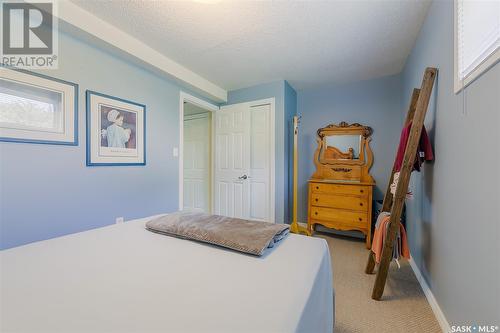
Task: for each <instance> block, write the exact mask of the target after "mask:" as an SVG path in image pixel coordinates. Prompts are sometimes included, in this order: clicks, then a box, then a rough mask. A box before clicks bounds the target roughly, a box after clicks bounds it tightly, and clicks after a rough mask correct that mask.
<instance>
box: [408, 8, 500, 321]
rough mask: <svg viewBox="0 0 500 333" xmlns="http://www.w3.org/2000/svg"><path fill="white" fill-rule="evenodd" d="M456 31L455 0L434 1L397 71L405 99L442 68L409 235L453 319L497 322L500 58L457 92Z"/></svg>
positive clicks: (499, 301) (411, 204)
mask: <svg viewBox="0 0 500 333" xmlns="http://www.w3.org/2000/svg"><path fill="white" fill-rule="evenodd" d="M453 36H454V34H453V2H452V1H434V2H433V3H432V5H431V7H430V9H429V12H428V15H427V18H426V20H425V23H424V25H423V27H422V29H421V31H420V35H419V37H418V39H417V42H416V44H415V47H414V48H413V50H412V52H411V54H410V56H409V58H408V60H407V63H406V65H405V67H404V70H403V73H402V83H403V93H404V94H403V102H404V103H407V102H408V100H409V98H410V93H411V89H412V88H413V87H415V86H420V84H421V80H422V75H423V72H424V69H425V67H428V66H434V67H437V68H438V69H439V74H438V78H437V81H436V84H435V86H434V90H433V94H432V99H431V104H430V107H429V110H428V114H427V116H426V121H425V126H426V127H427V129H428V131H429V134H430V137H431V141H432V142H433V143H434V151H435V155H436V160H435V162H434V163H431V164H428V165H426V166H425V167H424V169H423V172H422V173H413V175H412V179H411V183H412V187H413V191H414V193H415V200H413V201H407V219H408V221H407V227H408V235H409V242H410V248H411V252H412V256H413V259H414V260H415V262H416V264H417V265H418V267H419V268H420V271H421V272H422V273H423V275H424V278H425V279H426V280H427V282H428V284H429V286H430V288H431V290H432V292H433V294H434V296H435V297H436V300H437V302H438V303H439V305H440V307H441V309H442V311H443V312H444V315H445V317H446V318H447V320H448V322H449V324H450V325H468V324H475V325H499V324H500V284H499V282H498V281H499V280H500V260H499V259H498V255H499V253H500V242H499V241H498V238H499V237H500V224H499V218H498V206H499V204H500V182H499V180H498V176H497V175H498V170H499V169H500V149H499V147H498V142H499V141H500V134H499V131H498V124H499V122H500V94H499V93H500V65H499V64H498V63H497V64H496V65H495V66H493V67H492V68H490V70H488V71H487V72H485V73H483V74H482V76H481V77H479V78H478V79H477V80H475V81H474V82H473V83H471V84H470V85H469V86H468V87H467V88H465V91H464V92H461V93H459V94H455V93H454V92H453V63H454V62H453ZM403 117H404V115H403V114H401V119H402V118H403ZM401 121H402V120H401Z"/></svg>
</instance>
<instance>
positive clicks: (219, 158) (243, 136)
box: [214, 99, 275, 222]
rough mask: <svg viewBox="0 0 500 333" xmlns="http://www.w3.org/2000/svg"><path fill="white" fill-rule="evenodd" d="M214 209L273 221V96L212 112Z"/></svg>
mask: <svg viewBox="0 0 500 333" xmlns="http://www.w3.org/2000/svg"><path fill="white" fill-rule="evenodd" d="M214 131H215V172H214V173H215V175H214V178H215V179H214V187H215V188H214V192H215V193H214V213H215V214H220V215H227V216H232V217H238V218H243V219H251V220H258V221H270V222H274V191H275V189H274V99H269V100H262V101H254V102H250V103H239V104H232V105H227V106H224V107H221V110H220V111H217V112H216V113H215V129H214Z"/></svg>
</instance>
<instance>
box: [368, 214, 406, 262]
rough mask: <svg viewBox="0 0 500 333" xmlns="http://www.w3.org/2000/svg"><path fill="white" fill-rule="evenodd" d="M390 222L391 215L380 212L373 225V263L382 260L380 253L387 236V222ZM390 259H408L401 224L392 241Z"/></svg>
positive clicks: (404, 235) (404, 233)
mask: <svg viewBox="0 0 500 333" xmlns="http://www.w3.org/2000/svg"><path fill="white" fill-rule="evenodd" d="M390 220H391V215H390V213H388V212H382V213H380V215H379V216H378V217H377V223H376V224H375V233H374V235H373V242H372V252H373V253H374V254H375V262H376V263H377V264H378V263H380V259H381V258H382V251H383V248H384V242H385V238H386V235H387V229H388V228H389V222H390ZM394 242H395V243H394V246H393V253H392V259H396V260H398V259H399V258H401V257H403V258H405V259H410V249H409V247H408V240H407V238H406V231H405V228H404V227H403V225H402V224H401V222H400V223H399V230H398V232H397V234H396V238H395V240H394Z"/></svg>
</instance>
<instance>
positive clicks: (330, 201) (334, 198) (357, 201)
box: [311, 193, 369, 212]
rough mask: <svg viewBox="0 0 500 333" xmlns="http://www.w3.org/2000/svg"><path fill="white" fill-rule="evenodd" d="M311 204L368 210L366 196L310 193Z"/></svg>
mask: <svg viewBox="0 0 500 333" xmlns="http://www.w3.org/2000/svg"><path fill="white" fill-rule="evenodd" d="M311 205H312V206H319V207H329V208H341V209H350V210H358V211H363V212H366V211H367V210H368V208H369V207H368V206H369V205H368V197H366V196H345V195H343V194H340V195H337V194H325V193H312V194H311Z"/></svg>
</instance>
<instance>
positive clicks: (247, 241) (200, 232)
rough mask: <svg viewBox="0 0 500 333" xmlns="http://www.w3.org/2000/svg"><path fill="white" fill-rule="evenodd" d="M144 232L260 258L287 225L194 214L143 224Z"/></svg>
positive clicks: (159, 218)
mask: <svg viewBox="0 0 500 333" xmlns="http://www.w3.org/2000/svg"><path fill="white" fill-rule="evenodd" d="M146 229H147V230H150V231H153V232H156V233H160V234H164V235H168V236H175V237H179V238H185V239H190V240H195V241H200V242H205V243H210V244H215V245H219V246H223V247H227V248H229V249H233V250H236V251H240V252H244V253H248V254H253V255H256V256H261V255H262V254H263V253H264V250H265V249H267V248H269V247H273V246H274V244H275V243H277V242H279V241H280V240H281V239H283V237H285V236H286V235H288V231H289V225H288V224H274V223H268V222H255V221H248V220H242V219H237V218H232V217H227V216H219V215H209V214H204V213H196V212H176V213H172V214H168V215H164V216H161V217H157V218H155V219H153V220H151V221H148V222H147V223H146Z"/></svg>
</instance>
